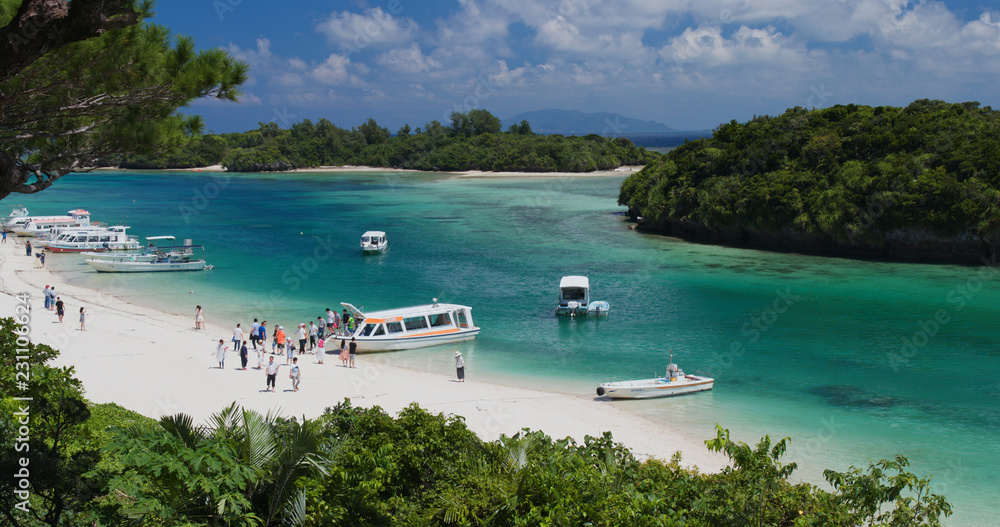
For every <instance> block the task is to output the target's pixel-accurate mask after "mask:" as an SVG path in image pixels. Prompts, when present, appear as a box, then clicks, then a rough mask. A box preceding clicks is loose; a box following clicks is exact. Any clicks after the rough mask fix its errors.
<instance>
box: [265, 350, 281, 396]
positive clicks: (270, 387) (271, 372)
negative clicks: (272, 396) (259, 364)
mask: <svg viewBox="0 0 1000 527" xmlns="http://www.w3.org/2000/svg"><path fill="white" fill-rule="evenodd" d="M268 359H270V361H268V363H267V369H266V370H265V371H266V372H267V388H265V389H264V391H265V392H268V391H270V392H273V391H274V379H275V377H277V376H278V368H279V367H281V365H280V364H278V363H277V362H274V356H273V355H272V356H270V357H268Z"/></svg>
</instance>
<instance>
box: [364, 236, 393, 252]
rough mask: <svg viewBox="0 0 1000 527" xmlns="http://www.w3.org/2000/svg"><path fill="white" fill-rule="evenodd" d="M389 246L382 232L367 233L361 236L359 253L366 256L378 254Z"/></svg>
mask: <svg viewBox="0 0 1000 527" xmlns="http://www.w3.org/2000/svg"><path fill="white" fill-rule="evenodd" d="M388 246H389V240H388V239H387V238H386V237H385V233H384V232H382V231H368V232H366V233H364V234H362V235H361V251H362V252H364V253H366V254H371V253H380V252H383V251H385V249H386V247H388Z"/></svg>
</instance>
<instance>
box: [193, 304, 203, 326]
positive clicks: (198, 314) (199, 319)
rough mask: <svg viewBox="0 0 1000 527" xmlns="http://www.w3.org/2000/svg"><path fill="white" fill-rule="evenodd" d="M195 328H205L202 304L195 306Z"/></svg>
mask: <svg viewBox="0 0 1000 527" xmlns="http://www.w3.org/2000/svg"><path fill="white" fill-rule="evenodd" d="M194 329H205V312H204V311H202V310H201V306H194Z"/></svg>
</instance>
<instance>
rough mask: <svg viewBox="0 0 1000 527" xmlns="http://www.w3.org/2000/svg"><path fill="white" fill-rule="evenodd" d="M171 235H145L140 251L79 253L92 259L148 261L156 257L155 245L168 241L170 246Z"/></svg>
mask: <svg viewBox="0 0 1000 527" xmlns="http://www.w3.org/2000/svg"><path fill="white" fill-rule="evenodd" d="M175 239H176V238H174V237H173V236H147V237H146V248H145V250H144V251H143V252H141V253H108V252H84V253H81V254H83V255H84V256H86V257H88V258H91V259H94V260H108V261H110V260H125V261H129V262H150V261H153V260H154V259H156V249H157V245H158V244H159V243H161V242H169V245H170V246H173V245H174V240H175ZM180 247H181V249H179V250H180V251H184V250H185V249H184V248H183V247H184V246H183V245H182V246H180Z"/></svg>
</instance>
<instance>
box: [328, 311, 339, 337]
mask: <svg viewBox="0 0 1000 527" xmlns="http://www.w3.org/2000/svg"><path fill="white" fill-rule="evenodd" d="M334 315H335V313H334V312H333V311H331V310H330V308H326V332H327V333H329V334H331V335H333V332H334V330H335V329H336V327H337V326H335V325H334V324H333V322H334V318H335V317H334Z"/></svg>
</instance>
